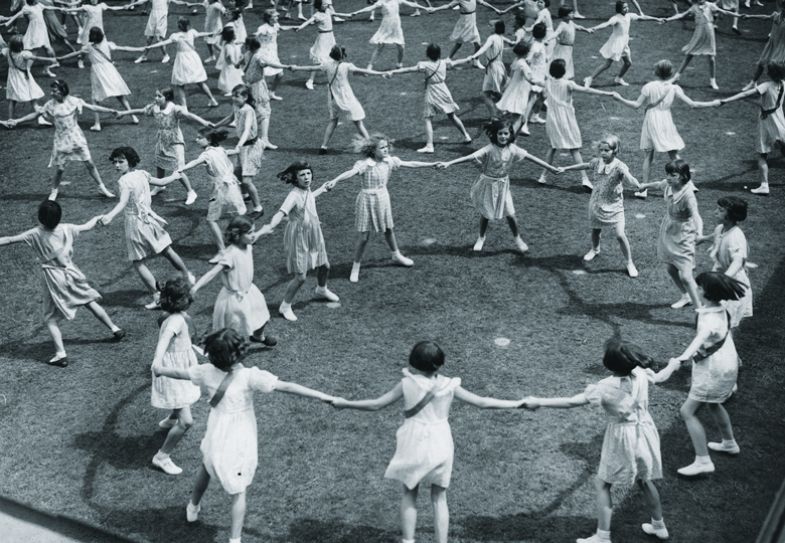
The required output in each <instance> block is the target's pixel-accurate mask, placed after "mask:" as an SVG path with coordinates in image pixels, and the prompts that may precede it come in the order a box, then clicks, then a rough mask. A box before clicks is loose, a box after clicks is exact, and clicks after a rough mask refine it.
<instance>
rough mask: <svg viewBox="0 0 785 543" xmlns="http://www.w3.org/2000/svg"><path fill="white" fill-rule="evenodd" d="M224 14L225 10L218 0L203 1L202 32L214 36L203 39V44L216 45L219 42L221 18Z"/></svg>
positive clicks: (221, 27)
mask: <svg viewBox="0 0 785 543" xmlns="http://www.w3.org/2000/svg"><path fill="white" fill-rule="evenodd" d="M224 13H226V8H225V7H224V5H223V4H222V3H221V2H220V0H215V1H211V0H204V31H205V32H210V33H211V34H215V35H214V36H207V37H205V39H204V41H205V43H209V44H212V45H217V44H218V43H220V42H221V30H223V26H224V25H223V21H222V20H221V17H222V16H223V15H224ZM216 33H217V34H216Z"/></svg>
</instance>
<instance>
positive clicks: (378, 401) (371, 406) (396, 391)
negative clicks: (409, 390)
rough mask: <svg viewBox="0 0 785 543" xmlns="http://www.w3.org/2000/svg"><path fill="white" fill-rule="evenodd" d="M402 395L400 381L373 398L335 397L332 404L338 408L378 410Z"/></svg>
mask: <svg viewBox="0 0 785 543" xmlns="http://www.w3.org/2000/svg"><path fill="white" fill-rule="evenodd" d="M402 397H403V386H402V385H401V383H398V384H397V385H395V387H394V388H393V389H392V390H390V391H389V392H387V393H385V394H382V395H381V396H379V397H378V398H375V399H373V400H345V399H343V398H335V399H334V400H333V401H332V404H333V407H337V408H339V409H343V408H347V407H348V408H350V409H360V410H362V411H378V410H379V409H382V408H383V407H387V406H388V405H390V404H392V403H393V402H396V401H398V400H399V399H400V398H402Z"/></svg>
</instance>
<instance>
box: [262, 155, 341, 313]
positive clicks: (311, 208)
mask: <svg viewBox="0 0 785 543" xmlns="http://www.w3.org/2000/svg"><path fill="white" fill-rule="evenodd" d="M278 179H280V180H281V181H283V182H284V183H287V184H290V185H293V188H292V190H291V191H289V194H288V195H287V196H286V199H285V200H284V202H283V203H282V204H281V207H280V208H279V209H278V212H277V213H276V214H275V215H273V218H272V219H271V220H270V222H269V223H268V224H266V225H264V226H263V227H262V228H261V229H260V230H259V235H260V236H263V235H266V234H270V233H272V231H273V229H274V228H275V227H276V226H278V225H279V224H280V223H281V221H282V220H283V219H284V218H286V219H287V222H286V230H285V231H284V234H283V247H284V251H285V252H286V270H287V271H288V272H289V273H291V274H293V275H294V277H292V280H291V281H289V283H288V284H287V285H286V292H285V293H284V296H283V300H281V305H280V306H279V307H278V312H279V313H280V314H281V316H283V318H285V319H286V320H288V321H292V322H293V321H296V320H297V316H296V315H295V314H294V312H293V311H292V302H293V301H294V297H295V296H296V295H297V293H298V292H299V290H300V288H301V287H302V286H303V285H304V284H305V277H306V275H307V274H308V270H314V269H315V270H316V289H315V290H314V294H315V295H316V298H318V299H322V300H327V301H328V302H333V303H335V302H339V301H340V298H338V295H336V294H335V293H334V292H333V291H331V290H330V289H329V288H327V276H328V275H329V274H330V262H329V261H328V260H327V249H326V247H325V244H324V236H323V235H322V225H321V223H320V222H319V214H318V213H317V212H316V198H318V197H319V196H321V195H322V194H324V193H325V192H326V191H328V190H330V188H329V186H328V185H327V184H326V183H325V184H324V185H322V186H321V187H319V188H318V189H316V190H315V191H311V182H312V181H313V169H312V168H311V166H310V164H308V163H307V162H294V163H292V164H290V165H289V167H288V168H286V169H285V170H283V171H282V172H279V173H278Z"/></svg>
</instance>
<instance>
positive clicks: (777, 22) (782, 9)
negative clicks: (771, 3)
mask: <svg viewBox="0 0 785 543" xmlns="http://www.w3.org/2000/svg"><path fill="white" fill-rule="evenodd" d="M741 18H742V19H771V31H770V32H769V40H768V41H767V42H766V46H765V47H764V48H763V52H762V53H761V54H760V58H759V59H758V63H757V64H756V66H755V74H754V75H753V76H752V80H751V81H750V82H749V83H747V85H745V87H744V89H743V90H749V89H751V88H752V87H754V86H755V85H757V84H758V79H760V76H762V75H763V69H764V68H765V67H766V66H768V65H769V64H785V0H777V10H776V11H774V12H772V13H770V14H769V15H748V14H746V13H745V14H744V15H742V16H741Z"/></svg>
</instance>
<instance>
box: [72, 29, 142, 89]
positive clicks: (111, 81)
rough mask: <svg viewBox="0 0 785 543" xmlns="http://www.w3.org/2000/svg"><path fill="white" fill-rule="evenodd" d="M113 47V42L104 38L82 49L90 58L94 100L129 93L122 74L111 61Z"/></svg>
mask: <svg viewBox="0 0 785 543" xmlns="http://www.w3.org/2000/svg"><path fill="white" fill-rule="evenodd" d="M115 47H116V45H115V44H114V43H112V42H110V41H107V40H105V39H104V40H103V41H101V42H100V43H91V44H89V45H86V46H85V47H84V48H83V49H82V50H83V51H86V52H87V57H88V58H89V59H90V86H91V88H92V94H93V101H95V102H101V101H102V100H106V99H107V98H110V97H115V96H129V95H130V94H131V90H130V89H129V88H128V85H126V84H125V81H124V80H123V76H121V75H120V72H118V71H117V68H115V67H114V63H113V62H112V50H113V49H114V48H115Z"/></svg>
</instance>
